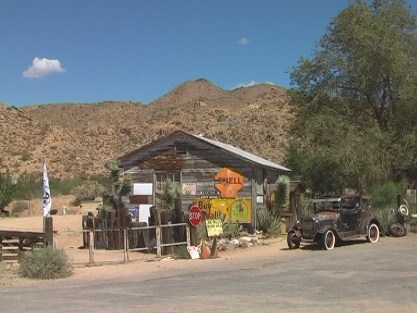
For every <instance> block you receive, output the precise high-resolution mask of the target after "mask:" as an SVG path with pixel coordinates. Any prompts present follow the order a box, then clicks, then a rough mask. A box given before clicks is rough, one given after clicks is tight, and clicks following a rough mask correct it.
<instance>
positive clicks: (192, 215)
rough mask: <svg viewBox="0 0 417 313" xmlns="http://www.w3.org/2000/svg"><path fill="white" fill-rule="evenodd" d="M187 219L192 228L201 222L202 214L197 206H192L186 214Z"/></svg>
mask: <svg viewBox="0 0 417 313" xmlns="http://www.w3.org/2000/svg"><path fill="white" fill-rule="evenodd" d="M188 219H189V221H190V224H191V225H192V226H194V227H196V226H198V225H199V224H200V223H201V221H202V220H203V214H202V213H201V210H200V208H199V207H198V206H193V207H192V208H191V209H190V212H188Z"/></svg>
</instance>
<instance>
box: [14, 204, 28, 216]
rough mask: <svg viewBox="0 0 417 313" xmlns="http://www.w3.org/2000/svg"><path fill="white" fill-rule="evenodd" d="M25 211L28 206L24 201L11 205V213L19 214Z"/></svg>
mask: <svg viewBox="0 0 417 313" xmlns="http://www.w3.org/2000/svg"><path fill="white" fill-rule="evenodd" d="M27 209H29V205H28V203H27V202H26V201H16V202H15V203H13V206H12V213H13V214H20V213H22V212H23V211H25V210H27Z"/></svg>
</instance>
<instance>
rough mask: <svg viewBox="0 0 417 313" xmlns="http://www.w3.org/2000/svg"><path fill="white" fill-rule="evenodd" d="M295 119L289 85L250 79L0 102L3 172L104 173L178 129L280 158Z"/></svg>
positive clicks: (255, 152)
mask: <svg viewBox="0 0 417 313" xmlns="http://www.w3.org/2000/svg"><path fill="white" fill-rule="evenodd" d="M291 121H292V114H291V113H290V111H289V107H288V95H287V93H286V90H285V89H283V88H280V87H277V86H273V85H267V84H264V85H255V86H251V87H241V88H238V89H234V90H231V91H229V90H224V89H222V88H219V87H217V86H216V85H214V84H213V83H211V82H210V81H208V80H206V79H198V80H195V81H187V82H184V83H183V84H181V85H179V86H177V87H175V88H174V89H172V90H171V91H170V92H168V93H167V94H165V95H163V96H162V97H160V98H158V99H156V100H154V101H152V102H151V103H149V104H148V105H144V104H142V103H138V102H116V101H105V102H100V103H89V104H80V103H60V104H45V105H37V106H26V107H21V108H15V107H8V106H6V105H1V104H0V151H1V153H0V171H1V172H6V171H8V172H9V173H11V174H13V175H16V176H17V175H21V174H24V173H32V172H40V171H41V168H42V161H43V160H45V161H46V162H47V164H48V174H49V175H50V176H52V177H55V178H65V177H72V176H78V175H86V176H88V175H91V174H104V173H105V168H104V164H105V163H106V162H107V161H108V160H111V159H115V158H117V157H119V156H121V155H123V154H125V153H127V152H129V151H131V150H133V149H137V148H139V147H141V146H142V145H144V144H147V143H149V142H151V141H153V140H155V139H157V138H159V137H160V136H163V135H166V134H169V133H170V132H172V131H174V130H177V129H180V130H183V131H186V132H190V133H193V134H197V133H202V134H204V135H205V136H206V137H208V138H211V139H215V140H219V141H222V142H226V143H229V144H232V145H234V146H236V147H240V148H242V149H244V150H247V151H249V152H252V153H254V154H257V155H259V156H262V157H264V158H266V159H269V160H272V161H275V162H278V163H280V162H282V160H283V156H284V153H285V150H286V147H287V139H288V135H287V130H288V126H289V125H290V123H291Z"/></svg>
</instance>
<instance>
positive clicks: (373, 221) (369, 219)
mask: <svg viewBox="0 0 417 313" xmlns="http://www.w3.org/2000/svg"><path fill="white" fill-rule="evenodd" d="M371 224H376V225H377V226H378V228H379V231H381V224H380V223H379V221H378V220H377V219H376V218H375V216H370V217H367V218H364V219H363V220H362V222H361V226H360V232H361V234H363V235H366V234H367V233H368V227H369V225H371Z"/></svg>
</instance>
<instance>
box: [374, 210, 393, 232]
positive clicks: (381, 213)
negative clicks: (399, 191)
mask: <svg viewBox="0 0 417 313" xmlns="http://www.w3.org/2000/svg"><path fill="white" fill-rule="evenodd" d="M370 211H371V212H372V213H373V214H374V215H375V216H376V218H377V219H378V221H379V223H380V228H381V232H382V233H384V234H388V233H389V225H390V224H392V223H394V222H395V211H394V209H392V208H391V207H383V208H376V207H375V208H374V207H371V209H370Z"/></svg>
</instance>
